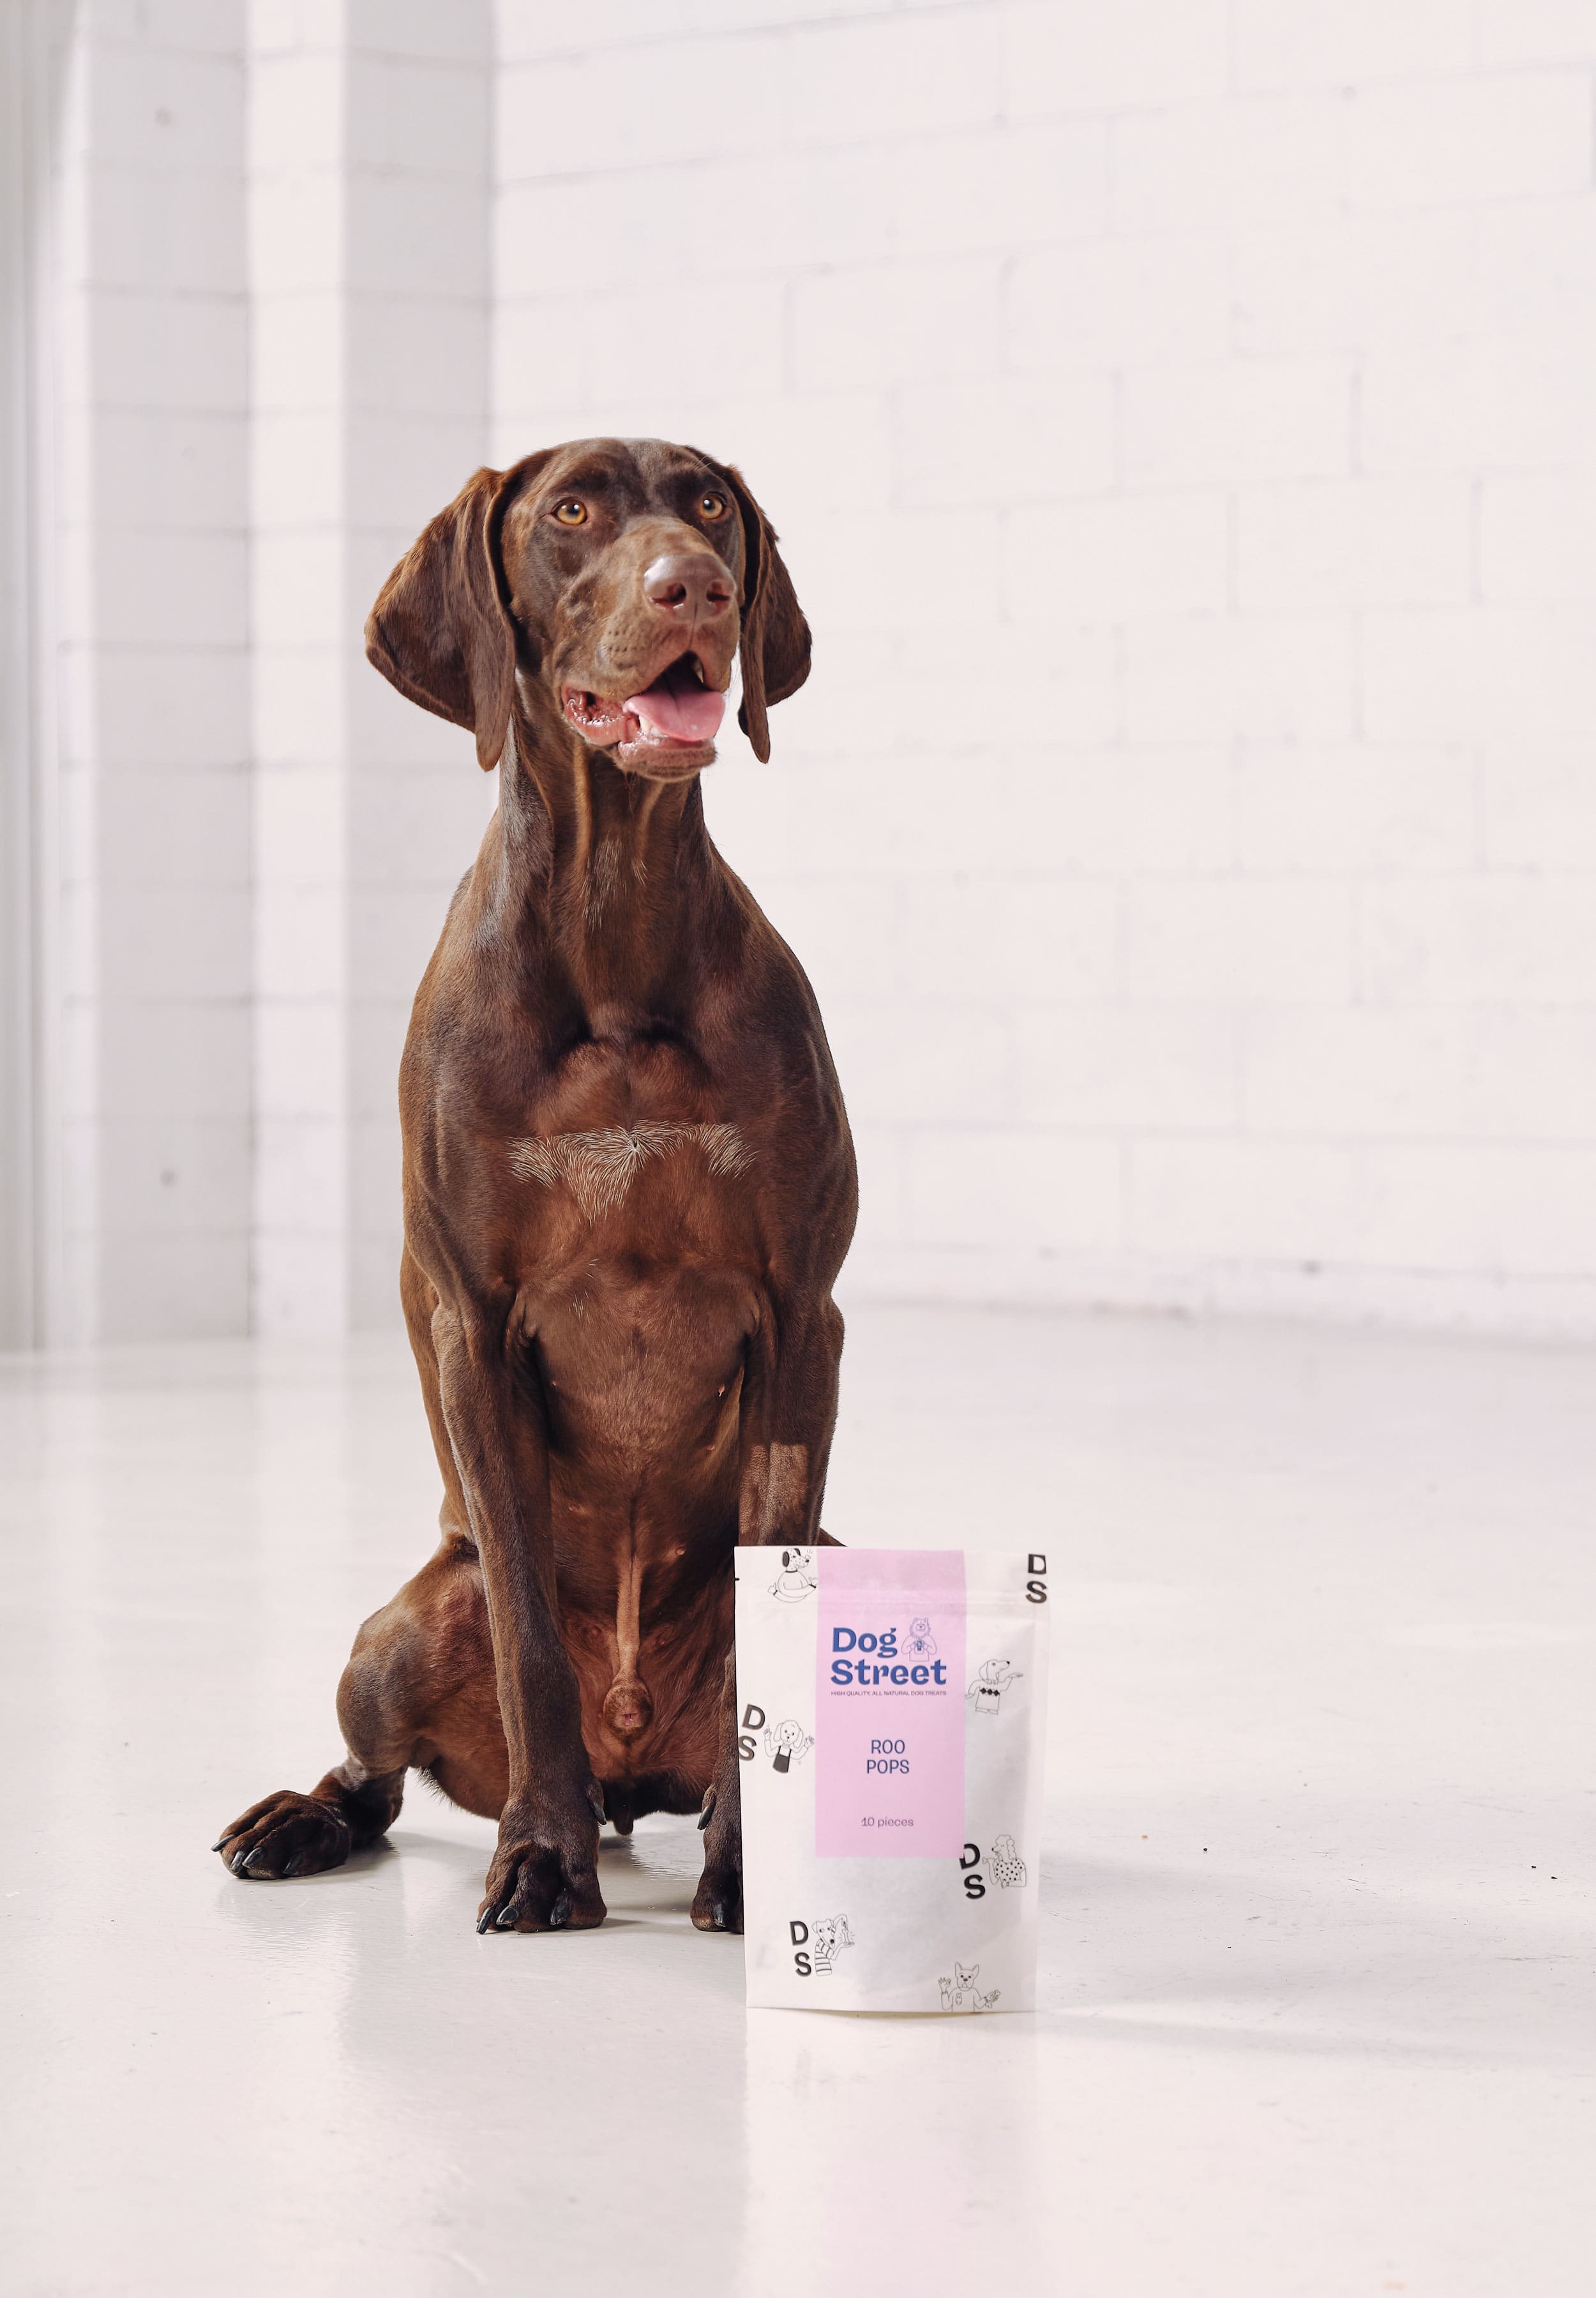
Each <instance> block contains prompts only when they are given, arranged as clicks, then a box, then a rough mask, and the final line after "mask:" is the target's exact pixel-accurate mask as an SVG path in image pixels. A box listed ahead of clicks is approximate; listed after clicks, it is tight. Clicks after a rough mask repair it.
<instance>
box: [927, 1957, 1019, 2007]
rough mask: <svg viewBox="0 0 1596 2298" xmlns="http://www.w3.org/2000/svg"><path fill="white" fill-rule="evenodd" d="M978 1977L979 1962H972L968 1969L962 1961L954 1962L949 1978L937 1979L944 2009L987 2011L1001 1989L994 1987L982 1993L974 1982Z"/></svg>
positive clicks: (1000, 1992)
mask: <svg viewBox="0 0 1596 2298" xmlns="http://www.w3.org/2000/svg"><path fill="white" fill-rule="evenodd" d="M979 1978H980V1963H972V1964H971V1965H970V1967H969V1969H968V1970H966V1969H965V1967H964V1965H963V1963H955V1964H954V1967H953V1975H952V1977H951V1978H948V1979H939V1980H938V1981H937V1986H938V1988H939V1990H940V1993H941V1996H942V2008H943V2009H944V2011H989V2010H990V2009H991V2007H992V2005H993V2004H994V2003H996V2000H997V1998H998V1996H1000V1995H1001V1994H1002V1992H1003V1989H1002V1988H1000V1987H994V1988H992V1990H991V1992H990V1993H989V1994H987V1995H983V1994H982V1993H981V1991H980V1988H978V1987H977V1985H976V1983H975V1982H976V1980H978V1979H979Z"/></svg>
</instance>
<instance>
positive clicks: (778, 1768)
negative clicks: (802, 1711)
mask: <svg viewBox="0 0 1596 2298" xmlns="http://www.w3.org/2000/svg"><path fill="white" fill-rule="evenodd" d="M757 1732H764V1734H765V1754H766V1755H767V1756H768V1757H770V1761H771V1769H772V1770H773V1771H775V1772H790V1770H791V1769H792V1767H793V1765H794V1764H801V1763H802V1762H803V1760H804V1757H806V1755H807V1754H808V1752H809V1750H810V1748H812V1747H813V1746H814V1745H815V1742H814V1740H812V1739H811V1737H810V1736H809V1734H808V1732H806V1731H805V1729H804V1727H803V1725H802V1724H801V1723H799V1722H798V1718H797V1717H796V1716H795V1715H790V1716H789V1717H788V1718H787V1721H786V1722H785V1723H775V1724H768V1725H767V1724H766V1723H765V1710H764V1708H763V1707H760V1706H759V1704H758V1702H757V1700H753V1699H750V1700H749V1702H748V1706H747V1707H745V1708H744V1709H743V1711H742V1723H741V1725H740V1728H739V1731H738V1734H737V1752H738V1754H739V1756H740V1757H741V1758H742V1761H743V1762H744V1763H745V1764H751V1763H752V1762H753V1760H754V1757H756V1756H757V1754H758V1752H759V1742H758V1740H757V1738H756V1736H755V1735H756V1733H757Z"/></svg>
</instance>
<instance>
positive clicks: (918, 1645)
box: [904, 1620, 937, 1660]
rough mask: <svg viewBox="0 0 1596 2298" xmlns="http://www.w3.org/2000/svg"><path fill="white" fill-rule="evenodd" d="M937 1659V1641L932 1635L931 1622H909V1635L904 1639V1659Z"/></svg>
mask: <svg viewBox="0 0 1596 2298" xmlns="http://www.w3.org/2000/svg"><path fill="white" fill-rule="evenodd" d="M904 1657H905V1658H906V1659H911V1660H913V1659H935V1658H936V1657H937V1639H936V1637H935V1636H934V1635H932V1633H931V1624H930V1621H929V1620H911V1621H910V1622H909V1633H908V1634H907V1635H906V1637H905V1638H904Z"/></svg>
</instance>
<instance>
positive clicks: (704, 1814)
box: [699, 1788, 715, 1835]
mask: <svg viewBox="0 0 1596 2298" xmlns="http://www.w3.org/2000/svg"><path fill="white" fill-rule="evenodd" d="M714 1817H715V1790H714V1789H713V1788H706V1789H705V1790H704V1800H703V1802H702V1804H700V1806H699V1834H700V1835H702V1834H703V1832H704V1830H705V1829H706V1828H707V1826H708V1824H709V1823H710V1821H711V1820H712V1819H713V1818H714Z"/></svg>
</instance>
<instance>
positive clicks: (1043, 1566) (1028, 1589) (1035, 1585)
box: [1025, 1556, 1047, 1604]
mask: <svg viewBox="0 0 1596 2298" xmlns="http://www.w3.org/2000/svg"><path fill="white" fill-rule="evenodd" d="M1025 1569H1026V1571H1027V1573H1028V1574H1029V1575H1030V1577H1029V1578H1028V1579H1027V1581H1026V1583H1025V1600H1026V1602H1027V1603H1028V1604H1045V1603H1046V1601H1047V1558H1046V1557H1045V1556H1028V1557H1027V1558H1026V1559H1025Z"/></svg>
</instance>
